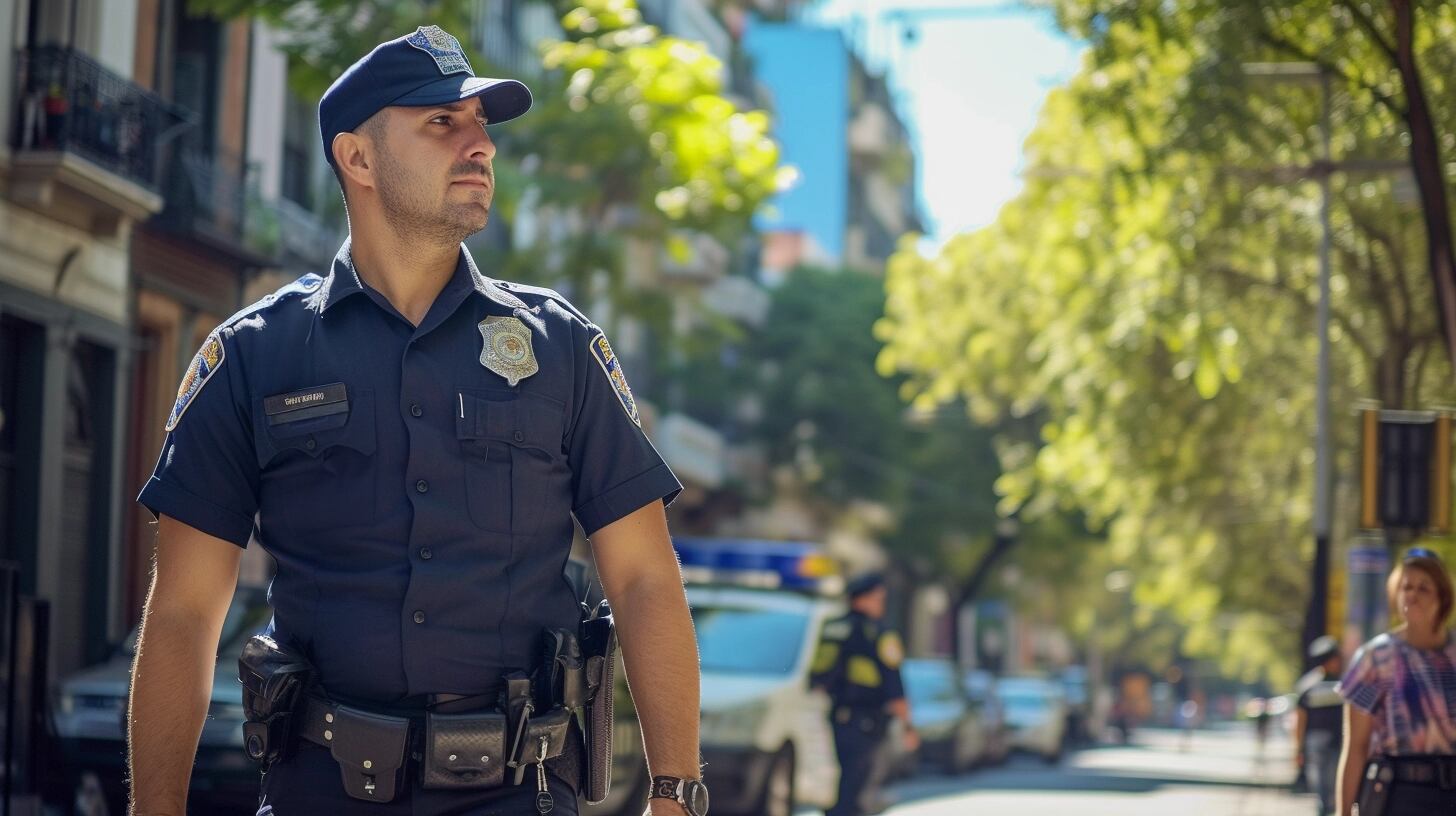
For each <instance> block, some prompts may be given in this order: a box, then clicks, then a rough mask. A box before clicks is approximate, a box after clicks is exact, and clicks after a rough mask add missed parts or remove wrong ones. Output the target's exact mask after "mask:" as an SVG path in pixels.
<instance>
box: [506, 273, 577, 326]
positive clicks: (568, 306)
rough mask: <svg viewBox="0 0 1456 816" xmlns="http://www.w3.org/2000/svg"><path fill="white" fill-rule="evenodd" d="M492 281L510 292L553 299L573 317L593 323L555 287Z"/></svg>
mask: <svg viewBox="0 0 1456 816" xmlns="http://www.w3.org/2000/svg"><path fill="white" fill-rule="evenodd" d="M494 283H495V284H496V286H499V287H500V288H502V289H505V290H507V291H510V292H524V293H526V294H529V295H538V296H540V297H544V298H547V299H549V300H552V301H555V302H556V304H557V305H558V306H560V307H561V308H563V309H565V310H566V311H567V312H570V313H571V314H572V315H573V316H574V317H576V319H577V320H580V321H581V322H583V323H586V324H587V325H595V324H593V323H592V322H591V321H590V320H588V319H587V316H586V315H584V314H582V313H581V310H580V309H578V308H576V307H575V306H573V305H572V303H571V301H569V300H567V299H566V296H565V295H563V294H561V293H560V292H558V291H556V290H555V289H551V288H549V287H546V286H532V285H530V284H528V283H515V282H514V281H503V280H498V281H494Z"/></svg>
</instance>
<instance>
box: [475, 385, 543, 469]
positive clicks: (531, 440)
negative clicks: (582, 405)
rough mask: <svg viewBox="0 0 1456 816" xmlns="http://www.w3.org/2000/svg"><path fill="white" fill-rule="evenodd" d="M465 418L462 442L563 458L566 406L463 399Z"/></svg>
mask: <svg viewBox="0 0 1456 816" xmlns="http://www.w3.org/2000/svg"><path fill="white" fill-rule="evenodd" d="M461 397H462V400H463V403H462V412H463V413H464V416H463V417H460V418H458V419H457V422H456V428H457V431H458V434H457V435H458V436H459V438H460V439H480V440H485V441H487V442H499V443H503V444H506V445H510V446H512V447H517V448H523V449H528V450H537V451H541V452H543V453H546V454H548V455H550V456H559V455H561V454H562V433H561V423H562V414H563V410H564V409H563V406H561V405H559V404H557V403H556V402H554V401H552V400H548V399H545V398H543V397H538V396H530V395H509V394H507V393H505V392H502V394H501V398H497V399H490V398H488V397H486V396H484V395H482V394H478V393H477V394H462V395H461Z"/></svg>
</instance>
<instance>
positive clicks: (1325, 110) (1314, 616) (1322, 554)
mask: <svg viewBox="0 0 1456 816" xmlns="http://www.w3.org/2000/svg"><path fill="white" fill-rule="evenodd" d="M1244 73H1245V74H1246V75H1247V76H1251V77H1263V78H1267V79H1270V80H1272V81H1297V82H1309V81H1315V82H1318V83H1319V86H1320V158H1319V162H1318V163H1317V164H1316V165H1315V167H1314V171H1315V175H1316V176H1317V177H1318V178H1319V185H1320V245H1319V305H1318V306H1317V307H1316V311H1315V333H1316V336H1317V337H1318V338H1319V363H1318V368H1317V373H1316V375H1315V420H1314V422H1315V428H1314V445H1315V447H1314V563H1313V564H1312V565H1311V568H1310V576H1309V577H1310V584H1311V586H1310V596H1309V605H1308V606H1307V607H1306V608H1305V616H1304V638H1303V641H1302V643H1303V644H1308V643H1311V642H1313V641H1314V639H1315V638H1317V637H1319V636H1320V635H1323V634H1324V633H1325V629H1326V627H1327V625H1328V623H1327V621H1326V618H1327V617H1328V615H1329V597H1328V594H1329V584H1330V245H1331V241H1332V232H1333V229H1332V227H1331V224H1330V175H1331V174H1332V173H1333V172H1334V164H1333V161H1332V157H1331V148H1330V143H1331V134H1330V131H1331V130H1332V128H1331V126H1330V118H1331V115H1332V114H1331V104H1330V75H1329V73H1328V72H1327V71H1325V70H1324V69H1323V68H1321V67H1320V66H1318V65H1316V64H1314V63H1311V62H1261V63H1250V64H1246V65H1244Z"/></svg>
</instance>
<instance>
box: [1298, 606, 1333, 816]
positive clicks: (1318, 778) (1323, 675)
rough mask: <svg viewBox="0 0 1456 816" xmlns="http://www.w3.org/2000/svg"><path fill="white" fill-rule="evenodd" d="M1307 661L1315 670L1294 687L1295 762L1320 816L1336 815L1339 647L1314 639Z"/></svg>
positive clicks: (1328, 640) (1325, 638)
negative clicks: (1314, 796) (1313, 795)
mask: <svg viewBox="0 0 1456 816" xmlns="http://www.w3.org/2000/svg"><path fill="white" fill-rule="evenodd" d="M1309 659H1310V661H1311V662H1312V663H1314V664H1315V667H1314V668H1313V669H1310V670H1309V672H1308V673H1307V674H1305V675H1304V676H1303V677H1301V678H1300V679H1299V682H1297V683H1295V685H1294V693H1295V694H1296V695H1298V697H1297V700H1296V702H1295V709H1294V751H1295V754H1294V761H1295V765H1296V766H1297V767H1299V768H1300V769H1302V770H1303V771H1304V775H1305V779H1307V780H1308V781H1309V787H1310V789H1311V790H1312V791H1314V793H1315V795H1316V796H1317V797H1318V807H1319V810H1318V813H1319V816H1325V814H1327V813H1334V811H1335V768H1336V766H1337V765H1338V764H1339V761H1340V748H1341V744H1342V737H1343V734H1342V731H1341V729H1342V728H1343V723H1342V721H1341V717H1342V711H1343V708H1342V707H1343V705H1344V703H1345V701H1344V698H1342V697H1341V696H1340V694H1339V692H1338V691H1336V690H1335V687H1336V686H1337V685H1338V684H1339V682H1340V671H1341V669H1342V667H1343V660H1342V659H1341V657H1340V646H1339V643H1337V642H1336V641H1335V639H1334V638H1332V637H1330V636H1329V635H1324V636H1322V637H1318V638H1315V640H1314V641H1313V642H1311V643H1310V644H1309Z"/></svg>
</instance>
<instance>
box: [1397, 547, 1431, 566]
mask: <svg viewBox="0 0 1456 816" xmlns="http://www.w3.org/2000/svg"><path fill="white" fill-rule="evenodd" d="M1417 558H1429V559H1431V560H1432V561H1436V562H1439V561H1440V560H1441V556H1439V555H1437V554H1436V553H1435V551H1434V550H1428V549H1426V548H1425V547H1411V548H1410V549H1409V550H1406V551H1405V555H1404V556H1402V557H1401V559H1400V560H1401V563H1406V562H1409V561H1412V560H1414V559H1417Z"/></svg>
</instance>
